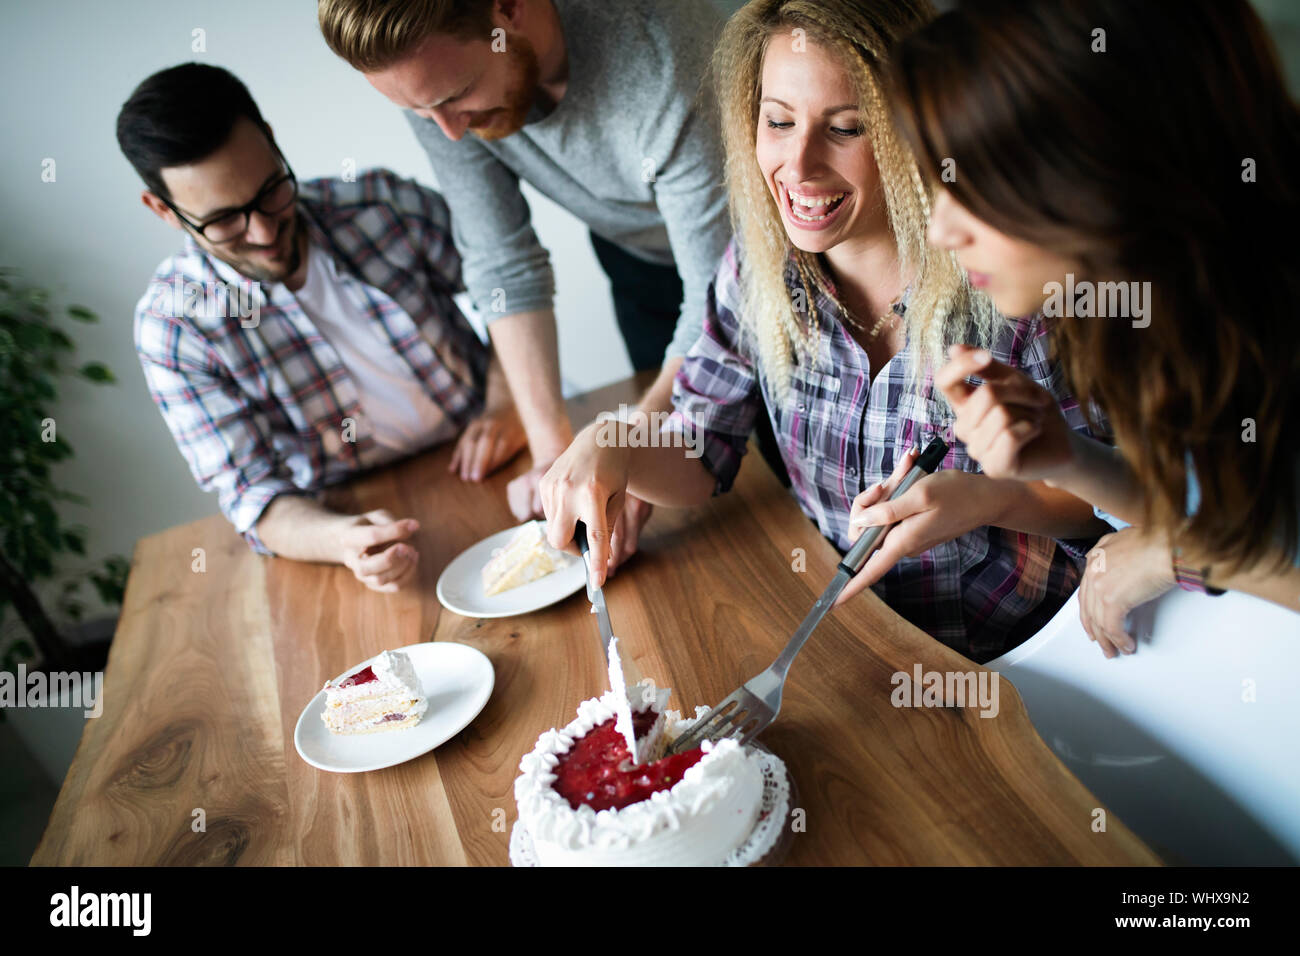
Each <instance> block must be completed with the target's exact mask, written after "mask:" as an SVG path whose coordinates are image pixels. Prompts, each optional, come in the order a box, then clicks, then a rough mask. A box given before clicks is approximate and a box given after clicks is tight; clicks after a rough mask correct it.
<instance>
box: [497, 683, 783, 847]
mask: <svg viewBox="0 0 1300 956" xmlns="http://www.w3.org/2000/svg"><path fill="white" fill-rule="evenodd" d="M668 693H669V692H668V691H667V690H663V691H660V690H657V689H656V688H655V686H654V683H653V682H652V681H643V682H642V683H641V684H638V685H637V686H636V687H635V688H633V689H632V694H631V696H632V698H633V700H634V702H636V706H635V710H636V712H637V713H641V712H643V711H644V710H645V708H646V707H648V706H651V707H655V709H656V710H658V709H659V708H661V707H662V706H663V703H664V702H665V701H666V699H667V695H668ZM627 698H628V695H626V694H624V695H622V700H623V701H626V700H627ZM618 705H619V700H618V699H617V695H616V692H615V691H612V690H611V691H609V692H608V693H606V694H605V695H604V696H602V697H599V698H592V699H590V700H585V701H583V702H582V703H581V704H580V705H579V706H578V716H577V718H576V719H575V720H574V721H573V722H572V723H570V724H569V725H568V726H567V727H565V728H564V729H563V730H554V729H552V730H548V731H546V732H545V733H543V734H542V735H541V736H540V737H539V738H538V740H537V746H536V747H534V748H533V751H532V752H531V753H529V754H527V755H525V756H524V758H523V759H522V760H521V761H520V764H519V769H520V771H521V776H520V777H518V778H517V779H516V780H515V801H516V803H517V804H518V807H519V822H520V823H521V824H522V825H523V826H524V827H526V828H527V830H528V832H529V834H530V835H531V837H532V840H533V845H534V850H535V852H536V855H537V859H538V861H539V862H540V863H541V864H542V865H543V866H713V865H717V864H720V863H722V862H723V861H724V860H725V859H726V857H727V855H728V854H729V853H731V852H732V851H733V850H734V849H735V848H736V847H738V846H739V845H740V844H741V843H742V842H744V840H745V838H746V837H747V836H748V834H749V832H750V831H751V830H752V829H753V827H754V823H755V820H756V819H757V816H758V811H759V806H760V803H761V800H762V794H763V778H762V771H761V769H760V767H759V762H758V761H757V760H756V759H754V757H753V755H752V754H751V753H749V752H748V751H746V750H745V749H744V748H742V747H741V746H740V745H739V744H737V743H736V742H735V741H734V740H720V741H717V742H714V743H706V744H705V745H704V747H703V748H702V749H703V750H704V751H705V753H704V756H703V758H702V759H701V760H700V761H699V762H698V763H696V764H695V765H693V766H691V767H689V768H688V769H687V770H686V772H685V774H684V775H683V776H682V779H681V780H680V781H678V782H677V783H676V784H675V785H673V786H672V787H671V788H669V789H668V790H660V791H658V792H656V793H653V794H651V795H650V797H649V798H648V799H646V800H642V801H640V802H638V803H633V804H629V805H628V806H626V807H622V808H621V809H609V810H600V811H596V810H593V809H592V808H591V807H589V806H585V805H584V806H580V807H578V809H576V810H575V809H573V808H572V807H570V806H569V802H568V801H567V800H565V799H564V797H563V796H561V795H560V794H559V793H558V792H557V791H556V790H555V788H554V787H553V786H552V784H553V783H554V781H555V773H554V769H555V767H556V765H557V764H558V763H559V755H560V754H563V753H567V752H568V751H569V749H570V748H571V747H572V746H573V744H574V742H575V741H577V740H578V739H580V738H581V737H583V736H585V735H586V734H587V733H588V732H590V731H591V729H592V728H594V727H596V726H597V725H599V724H603V723H604V722H605V721H607V720H609V719H611V718H616V717H617V711H618V709H619V708H618ZM707 712H708V709H707V708H703V707H701V708H699V709H698V711H697V716H699V715H700V714H703V713H707ZM660 716H661V721H659V722H657V724H659V723H662V724H663V725H664V737H665V739H666V740H671V739H673V738H675V737H676V736H677V734H678V733H681V732H683V731H685V729H686V728H687V727H688V726H690V724H691V723H693V721H690V720H688V721H683V720H681V719H680V716H679V715H677V714H675V713H674V712H672V711H669V712H667V714H664V713H663V712H662V711H660ZM669 718H671V719H669ZM657 744H658V742H656V746H655V750H657V749H658V746H657ZM653 755H655V754H654V752H653V751H651V752H649V753H647V756H653Z"/></svg>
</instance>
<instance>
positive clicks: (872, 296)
mask: <svg viewBox="0 0 1300 956" xmlns="http://www.w3.org/2000/svg"><path fill="white" fill-rule="evenodd" d="M929 17H930V11H929V10H928V8H925V7H922V6H920V5H917V4H913V3H910V2H905V0H816V2H807V0H755V2H752V3H750V4H748V5H747V6H746V7H744V8H743V9H742V10H740V11H739V12H738V13H737V14H736V15H735V16H734V17H733V18H732V19H731V21H730V22H729V23H728V24H727V27H726V29H725V31H724V33H723V36H722V39H721V42H720V45H719V47H718V49H717V51H716V53H715V57H714V74H715V83H716V86H717V90H718V98H719V102H720V106H721V110H722V117H723V136H724V143H725V146H726V153H727V160H726V163H727V165H726V172H727V186H728V189H729V193H730V199H731V213H732V220H733V226H734V229H735V234H736V235H735V238H734V239H733V240H732V243H731V245H730V246H729V247H728V249H727V252H726V254H725V256H724V257H723V260H722V262H721V264H720V266H719V268H718V271H717V275H716V277H715V280H714V282H713V284H712V286H711V287H710V290H709V296H708V305H707V309H706V314H705V323H704V332H703V334H702V335H701V337H700V338H699V340H698V341H697V342H696V343H695V345H694V346H693V348H692V349H691V351H690V352H689V353H688V355H687V357H686V359H685V361H684V363H683V365H682V368H681V370H680V371H679V373H678V375H677V380H676V382H675V386H674V390H673V405H674V412H673V416H672V418H671V419H670V421H669V424H668V425H667V426H665V427H667V428H670V429H680V430H682V431H683V432H685V434H686V437H687V438H688V439H689V440H690V442H691V443H692V444H694V445H696V448H695V449H691V450H690V454H688V453H687V452H685V451H684V450H683V449H682V448H681V447H678V448H672V447H666V445H667V443H664V442H661V443H659V447H635V448H630V447H602V440H601V434H602V433H601V426H600V425H599V424H593V425H592V426H589V427H588V428H587V429H585V430H584V431H583V432H582V433H580V434H579V435H578V436H577V438H575V439H574V442H573V444H572V445H571V446H570V447H569V448H568V450H567V451H566V452H565V453H564V454H563V455H562V456H561V457H560V458H559V459H558V460H557V461H556V463H555V465H554V466H553V467H552V468H551V469H550V471H549V472H548V473H547V475H546V476H545V478H544V479H543V481H542V485H541V493H542V501H543V505H544V508H545V511H546V515H547V517H548V519H549V535H550V539H551V543H552V544H553V545H555V546H557V547H559V546H563V545H565V544H567V543H568V541H569V540H570V539H571V538H572V537H573V532H574V527H575V522H576V521H577V520H579V519H581V520H583V521H584V522H586V524H587V528H588V536H589V540H590V542H591V548H592V552H593V559H594V563H595V567H596V568H597V569H604V568H606V561H607V560H608V553H609V529H610V527H611V526H612V521H613V518H614V517H616V516H617V514H618V513H619V509H620V508H621V507H622V503H623V500H624V498H625V496H626V495H628V494H633V495H635V496H637V497H639V498H642V499H643V500H646V501H650V502H653V503H656V504H661V505H665V506H690V505H698V504H700V503H702V502H704V501H706V500H707V499H708V498H709V497H710V496H711V495H713V494H718V493H721V492H725V491H726V490H727V489H728V488H729V487H730V486H731V484H732V482H733V481H734V479H735V477H736V473H737V471H738V470H739V468H740V464H741V459H742V456H743V455H744V454H745V449H746V441H747V436H748V435H749V433H750V430H751V429H752V428H753V425H754V422H755V420H756V418H757V416H758V415H759V414H767V415H768V416H769V417H770V419H771V422H772V426H773V429H774V431H775V434H776V436H777V440H778V443H779V445H780V448H781V454H782V457H783V459H784V460H785V463H786V466H787V468H788V470H789V473H790V477H791V481H792V488H791V490H792V493H793V494H794V495H795V497H796V498H797V500H798V501H799V504H800V505H801V507H802V508H803V510H804V511H805V512H806V513H807V515H808V516H809V517H810V518H811V519H812V520H813V521H814V522H815V523H816V524H817V527H818V528H819V529H820V531H821V533H822V534H823V535H825V536H826V538H827V539H829V540H830V541H831V542H832V543H833V544H834V545H835V546H836V547H837V548H839V549H841V550H845V549H847V548H848V547H849V546H850V545H851V543H852V542H853V541H854V540H855V539H856V538H857V537H858V535H859V534H861V532H862V530H863V529H864V528H866V527H869V526H871V525H873V524H884V523H891V522H894V521H897V522H899V524H898V526H897V527H895V528H893V529H892V530H891V531H890V533H889V534H888V535H887V536H886V537H885V540H884V543H883V545H882V546H881V547H880V549H879V550H878V551H877V552H876V553H875V554H874V555H873V556H872V558H871V559H870V561H869V562H868V563H867V565H866V566H865V567H864V568H863V570H862V571H861V572H860V573H859V574H858V576H857V577H856V578H855V580H854V581H853V582H851V583H850V585H849V588H848V589H846V591H845V595H844V598H847V597H849V596H851V595H853V594H856V593H857V592H859V591H861V590H862V588H864V587H866V586H868V585H870V586H873V587H874V588H875V590H876V591H877V593H878V594H880V596H881V597H882V598H884V600H885V601H886V602H887V603H889V604H890V605H891V606H892V607H893V608H894V609H895V610H896V611H898V612H899V613H900V614H902V615H903V616H904V617H907V618H908V619H909V620H911V621H912V622H914V623H915V624H917V625H918V626H919V627H921V628H923V629H924V630H926V631H928V632H929V633H930V634H931V635H933V636H934V637H936V638H937V639H939V640H941V641H943V642H944V643H945V644H948V645H950V646H951V647H953V648H955V649H956V650H958V651H960V652H961V653H963V654H965V655H966V656H968V657H970V658H971V659H973V660H976V661H985V660H988V659H990V658H992V657H995V656H997V655H998V654H1001V653H1003V652H1004V651H1006V650H1008V649H1010V648H1011V647H1013V646H1015V645H1016V644H1018V643H1019V642H1020V641H1022V640H1024V639H1025V638H1027V637H1029V636H1030V635H1032V634H1033V633H1034V632H1035V631H1036V630H1038V629H1039V628H1040V627H1041V626H1042V625H1043V624H1044V623H1045V622H1046V621H1047V620H1048V619H1049V618H1050V617H1051V616H1052V615H1053V614H1054V613H1055V612H1056V610H1057V609H1058V608H1059V607H1060V605H1061V604H1062V603H1063V602H1064V601H1065V599H1066V598H1067V597H1068V596H1069V594H1070V593H1071V592H1072V591H1073V590H1074V588H1075V587H1076V586H1077V584H1078V581H1079V576H1080V563H1081V559H1082V555H1083V553H1084V552H1085V550H1086V548H1087V547H1088V546H1089V544H1090V543H1091V540H1092V538H1094V537H1095V535H1097V534H1099V533H1101V530H1103V529H1104V526H1103V525H1101V523H1100V522H1098V521H1097V519H1096V518H1095V517H1094V516H1093V514H1092V511H1091V509H1090V508H1089V507H1088V506H1087V505H1086V504H1084V503H1083V502H1081V501H1079V500H1078V499H1077V498H1074V497H1073V496H1071V495H1069V494H1065V493H1063V492H1060V491H1058V490H1055V489H1052V488H1049V487H1047V486H1045V485H1044V484H1041V483H1036V482H1028V483H1026V482H1019V481H1006V480H994V479H990V478H986V477H984V476H982V475H979V474H977V473H976V466H975V465H974V463H972V462H971V461H970V460H969V459H968V458H967V456H966V454H965V451H964V449H963V447H962V446H961V445H960V444H957V443H955V442H954V443H952V448H951V450H950V451H949V454H948V456H947V458H946V459H945V461H944V464H943V467H942V469H941V470H939V471H937V472H936V473H935V474H933V475H931V476H929V477H927V478H925V479H924V480H923V481H921V482H919V483H917V484H916V485H915V486H914V488H913V489H912V490H911V491H909V492H908V493H907V494H906V495H904V496H903V497H900V498H899V499H898V500H896V501H893V502H886V501H883V500H882V499H885V498H887V497H888V494H889V492H890V491H891V490H892V487H893V484H894V483H895V482H896V481H897V480H898V479H899V478H900V477H901V475H902V474H904V473H905V472H906V470H907V469H908V468H909V467H910V466H911V463H912V461H913V459H914V457H915V451H916V449H917V448H918V447H919V446H921V445H923V444H924V443H925V442H926V441H927V440H929V439H930V438H931V437H934V436H935V435H942V436H943V437H945V438H948V439H951V433H950V429H949V428H948V427H947V421H946V415H947V412H948V409H947V405H946V404H945V403H944V401H943V399H942V397H941V396H939V395H938V394H937V393H936V392H935V390H934V387H933V383H932V371H933V369H935V368H937V367H938V366H939V365H941V364H942V363H943V361H944V359H945V350H946V348H947V346H948V345H949V344H951V343H953V342H965V341H977V342H980V343H982V344H983V345H984V346H985V347H986V348H988V349H989V351H990V352H991V354H993V355H995V356H998V357H999V360H1001V361H1003V362H1006V363H1007V364H1009V365H1012V366H1014V367H1016V368H1018V369H1021V370H1022V371H1024V372H1025V373H1026V375H1027V376H1028V377H1029V379H1030V380H1031V381H1032V382H1034V383H1036V384H1037V385H1040V386H1043V387H1046V388H1047V389H1048V390H1049V391H1051V392H1052V394H1053V395H1054V396H1055V398H1056V399H1057V401H1058V402H1059V403H1060V407H1061V409H1062V412H1063V413H1064V414H1065V416H1066V418H1067V420H1069V421H1070V423H1071V424H1072V425H1073V426H1074V427H1076V428H1078V429H1080V430H1083V429H1084V428H1085V425H1084V419H1083V416H1082V415H1081V414H1080V412H1079V409H1078V408H1077V407H1076V406H1075V403H1074V402H1073V401H1071V400H1070V399H1069V397H1068V395H1066V393H1065V392H1064V391H1063V389H1062V385H1061V376H1060V373H1059V372H1058V370H1057V369H1056V368H1055V367H1054V366H1053V365H1051V364H1050V363H1049V361H1048V359H1047V354H1046V351H1045V342H1046V340H1045V338H1044V337H1043V330H1042V328H1041V326H1040V324H1039V323H1038V322H1036V321H1033V320H1028V319H1027V320H1022V321H1019V322H1009V321H1007V320H1005V319H1003V318H1001V317H1000V316H998V315H996V314H995V313H994V312H993V311H992V309H991V306H990V305H989V304H988V302H987V300H986V299H985V298H984V297H983V296H982V295H980V294H979V293H977V292H974V291H973V290H972V289H971V287H970V285H969V283H968V282H967V281H966V278H965V276H964V275H963V274H962V272H961V271H960V269H959V268H958V267H957V265H956V263H955V261H954V259H953V258H952V256H951V255H950V254H947V253H943V252H938V251H934V250H930V249H927V246H926V225H927V219H928V213H929V195H928V192H927V190H926V188H925V186H924V185H923V183H922V180H921V178H920V176H919V175H918V173H917V169H916V165H915V163H914V161H913V159H912V156H911V154H910V153H909V152H908V151H907V150H906V148H905V147H904V146H903V145H902V143H901V142H900V140H899V139H898V138H897V136H896V135H895V133H894V131H893V129H892V127H891V125H890V118H889V114H888V112H887V107H886V105H885V103H884V100H883V98H882V95H881V82H882V76H883V71H884V68H885V65H886V64H885V51H886V50H888V49H889V47H890V45H891V43H892V42H893V41H894V40H896V39H897V38H899V37H900V36H902V35H904V34H906V33H908V32H910V31H911V30H913V29H915V28H917V27H919V26H921V25H922V24H923V23H924V22H926V20H927V19H929ZM1007 398H1008V399H1009V400H1014V396H1011V395H1009V396H1007ZM606 434H607V432H606ZM606 444H607V443H606ZM1073 538H1082V539H1084V540H1077V541H1071V540H1068V539H1073ZM1057 539H1067V540H1057ZM597 577H599V578H600V579H601V580H602V581H603V578H604V574H598V575H597ZM844 598H842V600H843V599H844Z"/></svg>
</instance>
